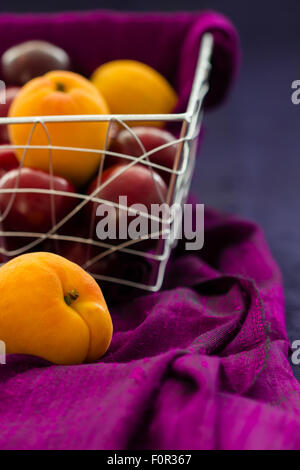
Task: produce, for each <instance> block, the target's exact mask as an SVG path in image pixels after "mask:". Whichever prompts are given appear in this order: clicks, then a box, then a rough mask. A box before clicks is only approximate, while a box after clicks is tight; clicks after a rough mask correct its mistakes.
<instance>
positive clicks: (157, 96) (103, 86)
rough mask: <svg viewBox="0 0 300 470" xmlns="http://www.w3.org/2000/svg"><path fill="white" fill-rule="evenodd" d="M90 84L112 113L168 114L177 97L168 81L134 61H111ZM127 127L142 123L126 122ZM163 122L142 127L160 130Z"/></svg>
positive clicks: (99, 68)
mask: <svg viewBox="0 0 300 470" xmlns="http://www.w3.org/2000/svg"><path fill="white" fill-rule="evenodd" d="M91 81H92V83H93V84H94V85H95V86H96V87H97V89H98V91H99V92H100V93H101V95H102V96H103V97H104V99H105V100H106V102H107V104H108V106H109V109H110V111H111V113H113V114H168V113H171V112H173V111H174V108H175V106H176V103H177V99H178V97H177V94H176V92H175V90H174V89H173V88H172V86H171V85H170V84H169V83H168V81H167V80H166V79H165V78H164V77H163V76H162V75H161V74H160V73H159V72H157V71H156V70H154V69H153V68H152V67H149V65H146V64H144V63H142V62H138V61H136V60H114V61H112V62H108V63H106V64H104V65H101V66H100V67H98V69H97V70H95V72H94V73H93V75H92V77H91ZM127 124H129V125H130V126H134V125H138V124H140V125H141V122H139V123H137V121H135V122H134V121H130V122H129V121H128V123H127ZM164 124H165V123H164V122H162V121H144V122H143V125H148V126H158V127H161V126H163V125H164Z"/></svg>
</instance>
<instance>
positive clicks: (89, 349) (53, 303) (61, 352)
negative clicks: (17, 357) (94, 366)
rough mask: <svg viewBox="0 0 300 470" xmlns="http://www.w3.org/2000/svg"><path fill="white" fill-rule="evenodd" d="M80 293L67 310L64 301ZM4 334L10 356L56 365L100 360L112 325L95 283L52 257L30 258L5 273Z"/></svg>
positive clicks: (1, 281) (0, 302) (1, 294)
mask: <svg viewBox="0 0 300 470" xmlns="http://www.w3.org/2000/svg"><path fill="white" fill-rule="evenodd" d="M75 291H76V292H77V294H79V295H78V298H77V299H76V300H73V301H72V302H71V303H70V305H67V303H66V301H65V299H64V298H65V296H68V295H69V293H70V292H75ZM0 331H1V339H2V340H3V341H4V342H5V343H6V351H7V353H8V354H30V355H34V356H38V357H41V358H43V359H46V360H48V361H50V362H53V363H55V364H66V365H67V364H81V363H83V362H85V361H86V362H92V361H96V360H97V359H99V358H100V357H101V356H102V355H103V354H104V353H105V352H106V351H107V349H108V347H109V344H110V341H111V338H112V331H113V326H112V320H111V317H110V314H109V311H108V308H107V305H106V302H105V300H104V297H103V295H102V292H101V289H100V288H99V286H98V284H97V283H96V281H95V280H94V279H93V278H92V277H91V276H90V275H89V274H88V273H86V272H85V271H84V270H83V269H82V268H81V267H80V266H78V265H77V264H75V263H72V262H71V261H68V260H66V259H65V258H63V257H61V256H58V255H54V254H52V253H28V254H25V255H22V256H19V257H17V258H14V259H13V260H11V261H9V262H8V263H6V264H5V265H3V266H2V267H1V268H0Z"/></svg>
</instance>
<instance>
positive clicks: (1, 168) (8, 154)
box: [0, 146, 19, 178]
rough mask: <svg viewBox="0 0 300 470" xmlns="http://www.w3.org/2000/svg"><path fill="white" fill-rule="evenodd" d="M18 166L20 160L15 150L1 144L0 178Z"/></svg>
mask: <svg viewBox="0 0 300 470" xmlns="http://www.w3.org/2000/svg"><path fill="white" fill-rule="evenodd" d="M18 166H19V162H18V160H17V158H16V155H15V152H14V151H13V150H10V149H5V148H1V146H0V178H2V176H3V175H5V173H7V172H8V171H10V170H13V169H15V168H18Z"/></svg>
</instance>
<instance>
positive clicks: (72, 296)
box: [64, 289, 79, 305]
mask: <svg viewBox="0 0 300 470" xmlns="http://www.w3.org/2000/svg"><path fill="white" fill-rule="evenodd" d="M78 297H79V292H78V291H77V290H76V289H72V290H71V291H70V292H68V294H67V295H65V297H64V299H65V302H66V304H67V305H71V303H72V302H73V301H74V300H76V299H78Z"/></svg>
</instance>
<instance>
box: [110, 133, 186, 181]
mask: <svg viewBox="0 0 300 470" xmlns="http://www.w3.org/2000/svg"><path fill="white" fill-rule="evenodd" d="M132 131H134V133H135V134H136V136H137V137H138V138H139V139H140V141H141V143H142V144H143V146H144V147H145V149H146V151H147V152H149V151H150V150H154V149H155V148H157V147H160V146H162V145H165V144H170V143H171V142H173V141H174V140H175V137H174V136H173V135H172V134H170V132H168V131H165V130H163V129H158V128H155V127H146V126H144V127H143V126H139V127H133V128H132ZM177 148H178V144H173V145H170V146H168V147H166V148H164V149H162V150H158V151H157V152H155V153H153V154H152V155H150V156H149V160H150V161H151V162H152V163H156V164H158V165H161V166H164V167H166V168H170V169H172V168H173V165H174V161H175V157H176V152H177ZM110 150H111V151H113V152H118V153H122V154H125V155H131V156H132V157H140V156H141V155H142V154H143V151H142V149H141V146H140V144H139V143H138V142H137V140H136V139H135V137H134V136H133V135H132V134H131V132H130V131H128V130H127V129H123V130H122V131H120V132H119V133H118V134H117V136H116V137H115V139H113V141H112V144H111V147H110ZM106 158H107V159H108V163H110V164H114V163H126V162H127V163H129V160H126V159H122V158H121V157H113V156H108V157H106ZM156 171H157V172H158V173H159V174H160V176H161V177H162V178H163V179H164V180H165V182H166V183H168V182H169V179H170V173H169V172H167V171H164V170H157V169H156Z"/></svg>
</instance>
